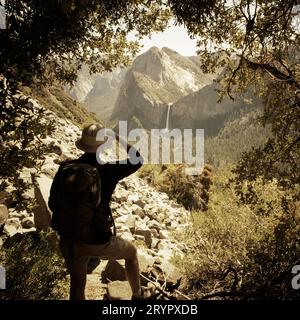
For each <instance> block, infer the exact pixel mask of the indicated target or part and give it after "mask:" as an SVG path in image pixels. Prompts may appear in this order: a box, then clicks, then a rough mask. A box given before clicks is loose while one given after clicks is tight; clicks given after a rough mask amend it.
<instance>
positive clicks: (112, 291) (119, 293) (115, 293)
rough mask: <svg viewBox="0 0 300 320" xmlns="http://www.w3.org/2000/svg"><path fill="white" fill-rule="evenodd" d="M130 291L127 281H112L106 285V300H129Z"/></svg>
mask: <svg viewBox="0 0 300 320" xmlns="http://www.w3.org/2000/svg"><path fill="white" fill-rule="evenodd" d="M131 296H132V291H131V288H130V285H129V283H128V282H127V281H113V282H110V283H109V284H108V285H107V299H108V300H131Z"/></svg>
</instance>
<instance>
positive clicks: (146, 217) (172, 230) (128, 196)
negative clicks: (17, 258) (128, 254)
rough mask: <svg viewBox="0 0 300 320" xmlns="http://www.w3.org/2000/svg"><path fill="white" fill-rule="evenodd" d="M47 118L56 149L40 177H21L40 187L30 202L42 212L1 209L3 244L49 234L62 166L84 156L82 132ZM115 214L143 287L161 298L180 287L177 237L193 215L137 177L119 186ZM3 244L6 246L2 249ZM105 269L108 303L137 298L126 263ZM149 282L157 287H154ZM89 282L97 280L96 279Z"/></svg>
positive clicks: (31, 192)
mask: <svg viewBox="0 0 300 320" xmlns="http://www.w3.org/2000/svg"><path fill="white" fill-rule="evenodd" d="M47 117H48V118H47V121H55V122H56V124H57V130H56V132H55V133H54V134H53V135H52V136H51V137H47V138H45V143H50V144H51V145H52V147H53V148H50V153H48V154H46V155H44V159H43V165H42V166H41V170H40V172H38V175H37V177H34V176H35V175H34V174H36V172H35V170H34V169H29V168H24V170H23V171H22V173H21V178H23V179H24V180H25V181H32V182H34V187H33V188H32V189H30V190H29V191H28V192H27V197H29V198H33V199H35V200H36V203H37V206H36V208H35V209H34V210H33V212H26V211H22V212H17V211H16V210H15V209H14V207H13V205H11V203H10V205H6V204H1V205H0V231H1V226H2V229H3V230H2V233H0V235H1V237H2V238H3V239H4V238H5V237H12V236H13V235H15V234H16V233H21V234H24V233H27V232H32V231H36V230H37V231H40V230H46V229H47V228H48V227H49V226H50V220H51V212H50V210H49V209H48V206H47V202H48V197H49V190H50V186H51V183H52V179H53V177H54V175H55V173H56V171H57V169H58V166H59V163H60V162H62V161H63V160H65V159H68V158H75V157H77V156H78V155H79V154H80V151H78V150H77V149H76V147H75V145H74V142H75V140H76V139H77V138H78V137H79V136H80V129H79V128H77V127H76V126H74V125H72V124H71V123H70V122H69V121H68V120H63V119H59V118H58V117H57V116H56V115H55V114H54V113H52V112H50V111H49V112H47ZM33 177H34V178H33ZM6 196H7V195H6ZM2 198H3V197H2ZM0 200H1V199H0ZM0 203H3V202H0ZM111 208H112V212H113V216H114V218H115V224H116V230H117V234H118V235H120V236H122V237H124V238H125V239H127V240H130V241H133V242H134V243H135V244H136V246H137V247H138V256H139V265H140V270H141V274H142V276H141V281H142V285H143V286H147V287H149V288H150V287H152V289H153V292H155V287H162V286H164V287H165V288H167V286H168V285H170V286H174V285H176V284H179V279H180V274H178V271H177V270H176V267H175V266H174V265H173V264H172V261H171V260H172V257H174V255H179V256H180V255H183V254H184V253H185V251H186V250H187V248H186V247H185V245H184V244H181V243H178V242H177V241H176V237H174V234H176V233H180V232H182V231H183V230H184V229H185V228H186V227H187V226H188V216H189V213H188V211H186V210H185V209H184V208H183V207H182V206H180V205H179V204H177V203H176V202H174V201H172V200H170V199H169V198H168V196H167V195H166V194H165V193H161V192H158V191H156V190H155V189H154V188H153V187H151V186H149V185H148V184H147V183H146V182H145V181H144V180H142V179H140V178H138V177H137V176H136V175H132V176H130V177H128V178H126V179H124V180H122V181H121V182H120V183H119V185H118V186H117V188H116V190H115V192H114V195H113V199H112V201H111ZM1 243H2V241H0V246H1ZM100 268H101V270H100V271H99V268H98V270H96V274H97V278H96V279H97V281H99V286H100V285H101V286H103V283H108V285H107V298H109V299H128V297H130V296H131V292H130V288H129V286H128V282H127V281H126V276H125V266H124V262H123V261H109V262H105V263H101V264H100ZM98 275H99V277H98ZM100 275H101V276H100ZM144 276H145V277H146V278H150V279H151V280H152V281H153V282H155V283H156V284H155V285H153V283H152V282H149V281H148V280H146V278H145V277H144ZM88 277H93V281H94V280H95V275H94V276H93V275H89V276H88ZM100 281H102V284H101V283H100ZM94 285H95V284H94ZM87 286H89V282H88V284H87ZM87 289H88V288H87ZM88 291H89V290H88Z"/></svg>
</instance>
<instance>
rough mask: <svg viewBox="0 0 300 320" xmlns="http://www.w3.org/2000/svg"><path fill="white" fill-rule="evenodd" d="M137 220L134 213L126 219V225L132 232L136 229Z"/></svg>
mask: <svg viewBox="0 0 300 320" xmlns="http://www.w3.org/2000/svg"><path fill="white" fill-rule="evenodd" d="M135 222H136V217H135V216H133V215H132V214H130V215H128V217H127V220H126V225H127V227H128V228H129V230H130V232H131V233H134V231H135Z"/></svg>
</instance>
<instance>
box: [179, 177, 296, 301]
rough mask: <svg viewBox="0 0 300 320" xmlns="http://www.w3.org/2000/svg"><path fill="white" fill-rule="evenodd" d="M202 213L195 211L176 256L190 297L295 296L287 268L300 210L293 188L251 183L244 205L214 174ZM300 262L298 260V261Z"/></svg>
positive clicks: (293, 251)
mask: <svg viewBox="0 0 300 320" xmlns="http://www.w3.org/2000/svg"><path fill="white" fill-rule="evenodd" d="M213 182H214V183H213V187H212V189H211V192H210V202H209V206H208V210H207V211H206V212H204V213H203V212H193V214H192V220H193V221H192V222H193V227H192V228H191V229H190V230H187V232H186V233H185V235H184V236H183V237H182V239H181V241H183V242H184V243H187V244H188V245H189V247H190V251H189V252H188V253H187V255H186V256H185V257H184V259H182V260H177V262H178V263H179V265H180V267H181V268H182V270H183V273H184V274H185V278H186V285H185V290H186V292H187V293H190V294H191V296H192V297H193V298H196V299H198V298H205V297H206V298H212V297H214V298H225V297H226V298H245V299H263V298H269V299H295V298H300V293H299V292H298V291H299V290H298V291H296V290H293V289H292V287H291V279H292V274H291V268H292V267H293V266H294V265H295V264H296V263H297V261H299V258H300V245H299V240H298V239H299V231H300V224H299V219H300V217H299V216H300V212H299V206H298V205H297V203H294V202H293V201H292V200H291V199H292V191H290V193H289V194H288V193H287V192H284V191H281V190H280V189H279V188H278V185H277V183H276V181H272V182H270V183H267V184H263V183H262V181H261V180H259V179H258V180H257V181H256V182H254V183H252V188H253V191H254V192H255V194H256V196H257V201H256V203H252V204H251V205H248V204H242V203H240V201H239V198H238V197H237V195H236V193H235V190H234V186H233V185H232V184H230V183H228V179H227V177H226V176H224V175H222V176H217V177H215V179H214V181H213ZM298 264H299V263H298Z"/></svg>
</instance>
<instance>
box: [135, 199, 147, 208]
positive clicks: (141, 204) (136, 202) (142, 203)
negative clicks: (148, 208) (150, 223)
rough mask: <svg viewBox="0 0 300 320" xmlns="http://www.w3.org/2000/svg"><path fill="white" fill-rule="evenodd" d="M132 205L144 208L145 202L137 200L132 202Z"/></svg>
mask: <svg viewBox="0 0 300 320" xmlns="http://www.w3.org/2000/svg"><path fill="white" fill-rule="evenodd" d="M133 203H134V204H136V205H138V206H139V207H141V208H144V207H145V205H146V202H145V201H144V200H143V199H138V200H136V201H134V202H133Z"/></svg>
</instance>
